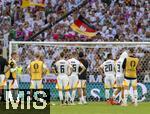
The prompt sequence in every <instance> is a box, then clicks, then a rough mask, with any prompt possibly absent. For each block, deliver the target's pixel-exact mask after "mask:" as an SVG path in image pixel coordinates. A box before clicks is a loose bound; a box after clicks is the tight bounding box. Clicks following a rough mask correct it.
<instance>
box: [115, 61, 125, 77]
mask: <svg viewBox="0 0 150 114" xmlns="http://www.w3.org/2000/svg"><path fill="white" fill-rule="evenodd" d="M122 65H123V61H122V59H118V60H117V61H116V63H115V70H116V77H124V71H123V67H122Z"/></svg>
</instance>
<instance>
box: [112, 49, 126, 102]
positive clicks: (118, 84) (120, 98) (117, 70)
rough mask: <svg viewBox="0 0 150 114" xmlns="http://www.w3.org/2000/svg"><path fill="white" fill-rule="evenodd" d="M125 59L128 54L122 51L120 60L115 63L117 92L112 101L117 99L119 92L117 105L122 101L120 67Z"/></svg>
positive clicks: (122, 74)
mask: <svg viewBox="0 0 150 114" xmlns="http://www.w3.org/2000/svg"><path fill="white" fill-rule="evenodd" d="M127 57H128V53H127V52H126V51H124V52H123V53H122V54H121V55H120V58H119V59H118V60H117V61H116V62H115V70H116V85H117V87H116V88H117V90H116V91H115V92H114V94H113V99H116V98H117V97H118V94H119V93H120V92H121V95H120V96H119V103H120V102H121V100H122V99H123V81H124V70H123V67H122V65H123V61H124V59H125V58H127Z"/></svg>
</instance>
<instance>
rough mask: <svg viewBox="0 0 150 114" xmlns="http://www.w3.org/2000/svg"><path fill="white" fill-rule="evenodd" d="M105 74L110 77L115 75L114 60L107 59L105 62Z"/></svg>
mask: <svg viewBox="0 0 150 114" xmlns="http://www.w3.org/2000/svg"><path fill="white" fill-rule="evenodd" d="M103 66H104V73H105V76H106V77H107V76H108V77H110V76H114V75H115V62H114V60H111V59H109V60H107V61H105V62H104V63H103Z"/></svg>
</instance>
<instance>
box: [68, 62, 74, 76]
mask: <svg viewBox="0 0 150 114" xmlns="http://www.w3.org/2000/svg"><path fill="white" fill-rule="evenodd" d="M72 71H73V67H72V65H71V64H69V65H68V76H70V75H71V74H72Z"/></svg>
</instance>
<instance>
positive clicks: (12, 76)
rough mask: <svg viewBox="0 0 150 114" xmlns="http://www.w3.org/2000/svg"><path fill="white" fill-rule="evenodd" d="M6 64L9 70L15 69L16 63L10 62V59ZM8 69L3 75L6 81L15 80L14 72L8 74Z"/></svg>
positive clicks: (15, 73)
mask: <svg viewBox="0 0 150 114" xmlns="http://www.w3.org/2000/svg"><path fill="white" fill-rule="evenodd" d="M8 64H9V67H10V69H11V68H15V67H16V62H15V61H14V60H12V59H10V60H9V61H8ZM10 69H9V70H8V71H7V72H6V73H5V75H6V78H7V79H16V77H17V72H16V70H15V71H14V72H10Z"/></svg>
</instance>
